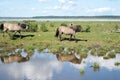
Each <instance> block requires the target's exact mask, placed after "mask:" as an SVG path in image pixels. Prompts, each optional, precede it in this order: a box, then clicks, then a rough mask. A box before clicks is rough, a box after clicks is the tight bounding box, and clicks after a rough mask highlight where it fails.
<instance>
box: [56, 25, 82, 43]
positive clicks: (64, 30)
mask: <svg viewBox="0 0 120 80" xmlns="http://www.w3.org/2000/svg"><path fill="white" fill-rule="evenodd" d="M81 31H82V27H81V25H73V24H71V26H70V27H65V26H59V27H58V28H57V29H56V34H55V37H59V38H60V41H62V37H61V36H62V34H66V35H70V38H69V40H71V38H72V36H73V37H74V39H76V38H75V34H76V32H81Z"/></svg>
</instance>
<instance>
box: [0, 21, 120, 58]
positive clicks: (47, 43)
mask: <svg viewBox="0 0 120 80" xmlns="http://www.w3.org/2000/svg"><path fill="white" fill-rule="evenodd" d="M27 23H30V24H31V26H32V27H33V28H34V26H35V25H37V26H38V28H37V29H36V31H37V32H32V31H31V32H22V35H25V37H23V38H22V39H20V38H16V39H15V40H13V39H10V38H9V36H8V35H6V37H4V38H1V39H0V46H1V47H2V48H3V49H4V50H5V51H12V50H13V49H16V48H17V49H18V48H24V49H27V51H28V52H30V53H33V51H34V49H37V50H39V51H41V50H43V49H45V48H49V50H50V51H51V52H53V53H54V54H56V53H57V52H60V51H61V50H60V48H61V47H63V48H67V49H68V51H64V50H63V53H66V52H67V53H68V52H71V51H72V50H73V51H75V52H76V53H78V54H83V53H84V54H86V53H87V52H88V50H90V49H89V48H92V49H93V52H92V51H91V53H92V54H93V55H94V54H95V52H96V50H94V47H93V45H96V44H97V45H99V46H100V47H99V48H97V53H98V55H100V56H104V55H105V54H106V53H107V52H108V51H111V50H113V49H115V53H116V52H120V44H119V43H120V41H119V40H120V37H119V34H117V33H112V32H111V31H112V30H113V29H114V26H115V25H118V26H120V24H119V22H74V24H80V25H82V27H83V29H84V30H85V29H86V28H87V26H86V25H89V26H90V32H89V33H86V32H80V33H77V34H76V38H77V39H79V41H78V42H77V43H75V42H74V41H69V40H64V41H62V42H60V41H59V40H58V38H56V37H54V35H55V31H56V28H57V27H58V26H60V25H61V24H63V23H65V24H66V25H69V24H70V23H71V22H35V21H34V22H27ZM43 24H44V25H43ZM51 24H52V25H54V27H52V26H51ZM41 25H43V26H44V27H46V28H47V30H48V31H47V32H44V30H43V31H42V30H41V28H40V27H41ZM43 26H42V27H43ZM44 27H43V28H44ZM27 35H34V36H33V37H31V36H27ZM0 36H2V34H1V33H0ZM65 37H68V36H67V35H66V36H65ZM85 40H87V41H85ZM5 43H7V44H5ZM2 45H3V46H2ZM6 46H7V47H6ZM6 49H7V50H6ZM69 49H71V50H70V51H69ZM29 50H30V51H29Z"/></svg>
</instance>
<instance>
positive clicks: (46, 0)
mask: <svg viewBox="0 0 120 80" xmlns="http://www.w3.org/2000/svg"><path fill="white" fill-rule="evenodd" d="M38 1H39V2H48V1H50V0H38Z"/></svg>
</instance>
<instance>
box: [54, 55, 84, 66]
mask: <svg viewBox="0 0 120 80" xmlns="http://www.w3.org/2000/svg"><path fill="white" fill-rule="evenodd" d="M56 57H57V59H58V60H59V61H61V62H72V63H75V64H80V63H81V62H82V59H83V57H81V58H80V59H79V58H77V57H76V56H75V54H67V55H63V54H60V53H58V54H56Z"/></svg>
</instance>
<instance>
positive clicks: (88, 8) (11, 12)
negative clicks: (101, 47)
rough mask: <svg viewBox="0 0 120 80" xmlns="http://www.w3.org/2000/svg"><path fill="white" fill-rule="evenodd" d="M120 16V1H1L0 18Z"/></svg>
mask: <svg viewBox="0 0 120 80" xmlns="http://www.w3.org/2000/svg"><path fill="white" fill-rule="evenodd" d="M101 15H117V16H120V0H0V17H33V16H101Z"/></svg>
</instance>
